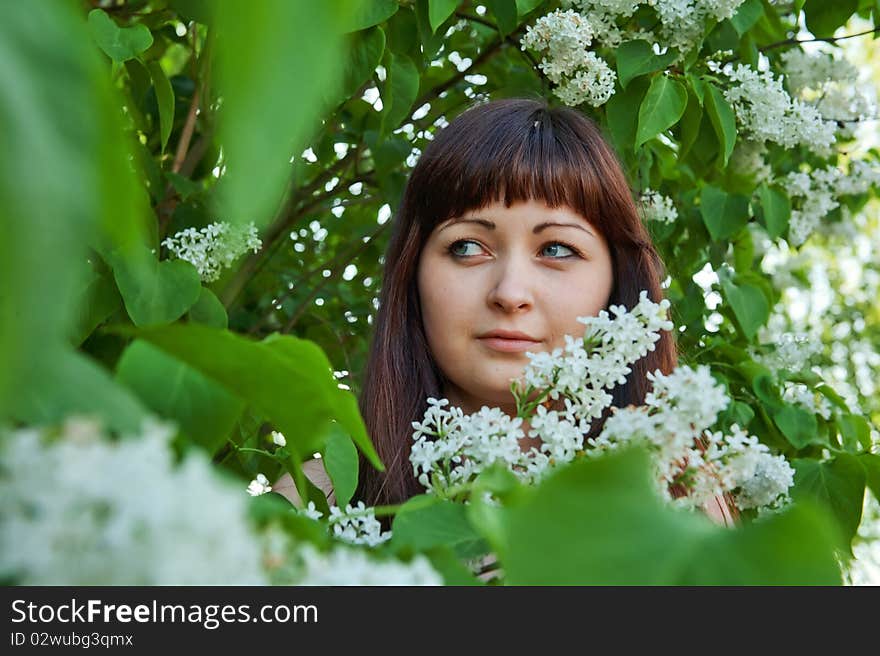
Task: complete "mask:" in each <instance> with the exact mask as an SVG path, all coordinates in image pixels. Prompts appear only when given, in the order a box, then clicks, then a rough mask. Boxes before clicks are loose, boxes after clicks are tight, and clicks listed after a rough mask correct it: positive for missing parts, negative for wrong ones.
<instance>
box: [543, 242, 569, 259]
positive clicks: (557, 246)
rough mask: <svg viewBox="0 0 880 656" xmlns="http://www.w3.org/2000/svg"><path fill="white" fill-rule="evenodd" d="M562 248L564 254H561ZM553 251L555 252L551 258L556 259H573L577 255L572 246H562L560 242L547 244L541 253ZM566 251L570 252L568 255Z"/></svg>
mask: <svg viewBox="0 0 880 656" xmlns="http://www.w3.org/2000/svg"><path fill="white" fill-rule="evenodd" d="M560 248H561V249H564V251H563V252H562V253H560V251H559V249H560ZM551 249H552V250H553V252H552V253H551V254H550V257H552V258H556V259H564V258H566V257H572V256H573V255H576V253H575V251H574V249H573V248H571V247H570V246H566V245H565V244H561V243H559V242H558V241H556V242H553V243H552V244H547V245H546V246H544V247H543V248H542V249H541V252H545V251H548V250H551ZM565 251H568V253H567V254H566V253H565Z"/></svg>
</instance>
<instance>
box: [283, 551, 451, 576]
mask: <svg viewBox="0 0 880 656" xmlns="http://www.w3.org/2000/svg"><path fill="white" fill-rule="evenodd" d="M296 557H297V559H298V560H299V562H300V566H299V572H298V575H297V576H296V577H295V578H294V579H293V580H292V581H291V582H290V583H291V584H293V585H443V578H442V577H441V576H440V574H438V573H437V571H436V570H435V569H434V568H433V567H432V566H431V563H430V561H429V560H428V559H427V558H425V557H424V556H422V555H418V556H416V557H415V558H413V559H412V560H411V561H410V562H408V563H405V562H403V561H399V560H387V559H386V560H378V559H375V558H371V557H370V556H368V555H367V554H366V553H364V551H362V550H358V549H351V548H347V547H342V546H338V547H335V548H334V549H333V550H332V551H330V552H328V553H322V552H319V551H318V550H317V549H315V548H314V547H313V546H312V545H310V544H305V545H303V546H302V547H300V548H299V549H298V552H297V554H296Z"/></svg>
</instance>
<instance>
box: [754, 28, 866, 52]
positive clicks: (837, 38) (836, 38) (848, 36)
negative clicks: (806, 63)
mask: <svg viewBox="0 0 880 656" xmlns="http://www.w3.org/2000/svg"><path fill="white" fill-rule="evenodd" d="M875 32H880V26H878V27H875V28H874V29H873V30H866V31H864V32H859V33H858V34H846V35H844V36H825V37H816V38H815V39H796V38H792V39H786V40H785V41H777V42H776V43H771V44H769V45H766V46H761V47H760V48H758V50H760V51H761V52H764V51H765V50H771V49H773V48H779V47H781V46H789V45H793V44H795V43H813V42H815V41H824V42H825V43H836V42H837V41H843V40H844V39H854V38H856V37H857V36H865V35H866V34H874V33H875Z"/></svg>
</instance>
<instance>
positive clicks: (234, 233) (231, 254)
mask: <svg viewBox="0 0 880 656" xmlns="http://www.w3.org/2000/svg"><path fill="white" fill-rule="evenodd" d="M262 245H263V242H262V241H261V240H260V238H259V236H258V235H257V227H256V225H254V224H253V223H248V224H246V225H243V226H233V225H231V224H229V223H226V222H220V223H212V224H210V225H208V226H206V227H204V228H202V229H201V230H196V229H195V228H187V229H185V230H182V231H181V232H178V233H176V234H175V235H174V236H173V237H168V238H166V239H165V240H164V241H163V242H162V246H164V247H166V248H167V249H168V251H169V252H170V253H171V254H173V255H174V256H175V257H177V258H178V259H181V260H185V261H187V262H189V263H190V264H192V265H193V266H194V267H195V268H196V270H197V271H198V272H199V276H200V277H201V279H202V282H214V281H215V280H217V279H218V278H219V277H220V272H221V270H222V269H224V268H227V267H230V266H232V264H233V262H235V260H237V259H238V258H239V257H241V256H242V255H244V254H245V253H246V252H248V251H252V252H254V253H256V252H257V251H258V250H259V249H260V248H261V247H262Z"/></svg>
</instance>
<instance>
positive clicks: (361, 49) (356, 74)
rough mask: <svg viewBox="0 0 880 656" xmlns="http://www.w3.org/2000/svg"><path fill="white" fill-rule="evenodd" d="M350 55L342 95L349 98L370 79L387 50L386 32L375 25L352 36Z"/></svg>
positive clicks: (346, 65) (346, 64)
mask: <svg viewBox="0 0 880 656" xmlns="http://www.w3.org/2000/svg"><path fill="white" fill-rule="evenodd" d="M350 41H351V47H350V49H349V52H350V55H349V57H348V60H347V61H346V63H345V74H344V81H343V85H342V86H343V91H342V94H341V95H342V97H344V98H348V97H350V96H351V95H352V94H353V93H355V92H356V91H357V90H358V89H359V88H360V87H361V85H362V84H363V83H364V82H365V81H367V80H369V79H370V77H371V76H372V75H373V71H375V70H376V67H377V66H378V65H379V62H380V61H382V54H383V53H384V52H385V32H383V31H382V28H381V27H373V28H371V29H369V30H367V31H365V32H360V33H358V34H354V35H352V36H351V37H350Z"/></svg>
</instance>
